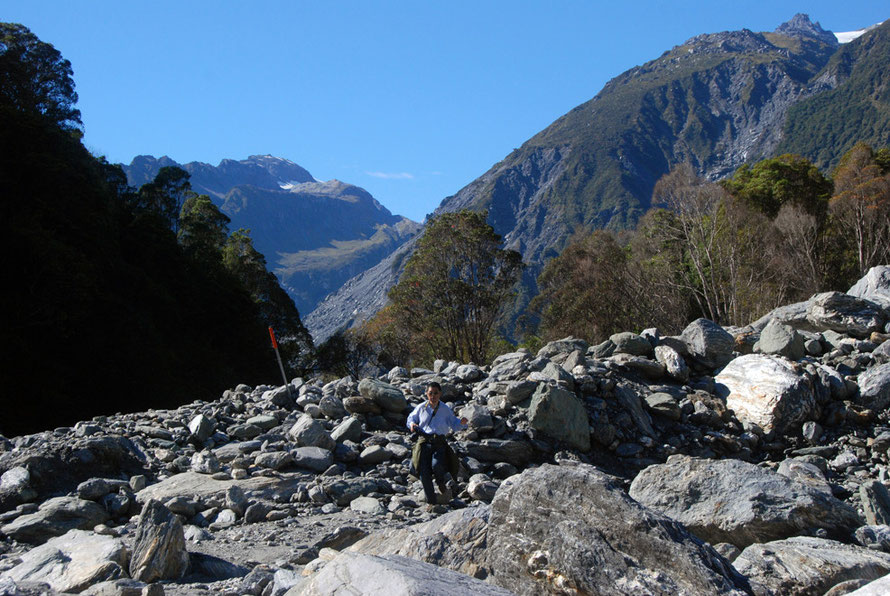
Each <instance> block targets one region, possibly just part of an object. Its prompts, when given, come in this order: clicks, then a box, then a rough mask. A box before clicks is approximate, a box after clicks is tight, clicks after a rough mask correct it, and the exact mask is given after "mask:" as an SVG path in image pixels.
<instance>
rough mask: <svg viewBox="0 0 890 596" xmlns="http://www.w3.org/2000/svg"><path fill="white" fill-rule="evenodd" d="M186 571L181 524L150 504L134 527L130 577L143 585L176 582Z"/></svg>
mask: <svg viewBox="0 0 890 596" xmlns="http://www.w3.org/2000/svg"><path fill="white" fill-rule="evenodd" d="M188 568H189V554H188V552H187V551H186V550H185V536H184V534H183V531H182V522H180V521H179V518H178V517H177V516H176V515H174V514H173V513H172V512H171V511H170V510H169V509H167V508H166V507H164V506H163V505H162V504H161V503H159V502H157V501H149V502H148V503H146V504H145V507H143V508H142V513H141V514H140V515H139V523H138V525H137V526H136V538H135V541H134V545H133V556H132V559H131V560H130V577H132V578H133V579H136V580H139V581H143V582H146V583H151V582H154V581H158V580H164V579H179V578H181V577H183V576H184V575H185V574H186V572H187V571H188Z"/></svg>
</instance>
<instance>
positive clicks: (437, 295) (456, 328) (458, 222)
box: [389, 211, 522, 363]
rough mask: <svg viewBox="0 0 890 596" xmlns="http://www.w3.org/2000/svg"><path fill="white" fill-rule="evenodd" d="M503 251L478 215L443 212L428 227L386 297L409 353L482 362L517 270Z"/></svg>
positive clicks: (513, 256) (514, 256)
mask: <svg viewBox="0 0 890 596" xmlns="http://www.w3.org/2000/svg"><path fill="white" fill-rule="evenodd" d="M500 244H501V238H500V236H498V235H497V234H495V233H494V230H493V229H492V227H491V226H490V225H488V224H487V223H486V222H485V215H484V214H482V213H476V212H472V211H460V212H457V213H444V214H442V215H440V216H438V217H437V218H435V219H434V220H432V221H431V222H429V223H428V225H427V227H426V230H425V232H424V234H423V236H422V237H421V238H420V240H419V241H418V246H417V250H416V251H415V252H414V254H413V255H412V256H411V258H410V259H409V260H408V262H407V264H406V266H405V272H404V273H403V274H402V277H401V279H400V280H399V283H398V285H396V286H395V287H394V288H393V289H392V290H391V291H390V294H389V297H390V300H391V301H392V304H393V309H394V313H395V323H396V324H397V325H399V326H401V327H402V328H403V329H405V330H406V331H407V334H408V335H409V336H410V337H411V343H412V346H411V347H412V350H411V351H412V354H414V355H415V356H416V357H419V358H421V359H424V360H431V359H432V358H447V359H453V360H461V361H464V362H471V361H472V362H479V363H481V362H484V361H485V359H486V357H487V355H488V350H489V347H490V346H491V342H492V340H493V338H494V332H495V323H496V321H497V317H498V314H499V312H500V310H501V308H502V306H503V304H504V303H505V302H506V301H507V299H508V297H509V296H510V294H511V292H512V290H513V287H514V285H515V283H516V281H517V279H518V277H519V273H520V271H521V269H522V260H521V257H520V256H519V253H517V252H515V251H512V250H503V249H501V248H500Z"/></svg>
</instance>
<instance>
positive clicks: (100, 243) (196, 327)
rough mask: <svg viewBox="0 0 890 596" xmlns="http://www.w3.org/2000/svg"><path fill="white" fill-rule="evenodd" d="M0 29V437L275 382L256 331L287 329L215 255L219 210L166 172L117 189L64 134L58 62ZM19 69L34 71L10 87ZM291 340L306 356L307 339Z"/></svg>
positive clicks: (67, 128) (68, 125) (100, 164)
mask: <svg viewBox="0 0 890 596" xmlns="http://www.w3.org/2000/svg"><path fill="white" fill-rule="evenodd" d="M10 31H12V33H10ZM13 34H14V35H17V36H18V37H19V38H23V39H25V41H26V42H27V43H26V44H25V45H24V46H21V47H20V46H16V45H15V44H14V43H12V42H10V37H9V36H10V35H13ZM0 35H3V36H4V37H2V38H0V66H2V68H0V86H2V94H3V95H2V97H0V180H2V181H3V200H2V201H0V238H2V240H3V254H4V259H3V261H2V265H0V267H2V270H0V272H2V277H3V279H4V280H6V281H7V287H5V288H4V292H3V293H2V294H0V345H2V346H3V357H2V358H0V362H2V364H0V367H2V375H0V376H2V378H3V380H4V390H5V391H6V392H7V394H8V395H11V396H18V397H20V398H21V399H19V400H18V402H17V403H18V405H17V407H16V409H15V412H14V414H13V413H11V414H10V415H8V416H4V417H2V419H0V432H2V433H6V434H18V433H23V432H34V431H38V430H44V429H46V428H52V427H54V426H61V425H68V424H71V423H73V422H75V421H77V420H84V419H88V418H89V417H91V416H94V415H98V414H107V413H110V412H116V411H136V410H144V409H148V408H164V407H176V406H178V405H179V404H181V403H183V402H186V401H191V400H193V399H195V398H201V399H212V398H213V397H215V396H216V395H218V394H219V392H221V391H222V390H223V389H226V388H228V387H232V386H233V385H235V384H237V383H245V382H246V383H260V382H267V381H268V380H269V379H272V378H275V377H276V376H277V374H278V370H277V364H276V362H275V358H274V354H273V353H272V351H271V349H270V346H269V340H268V334H267V331H266V327H267V326H268V325H269V324H270V321H272V322H275V323H276V324H277V323H278V322H281V323H282V328H283V329H286V330H289V331H291V332H292V337H297V336H298V333H296V332H294V330H297V331H299V330H300V329H302V324H300V323H299V315H298V314H297V313H296V309H295V308H293V303H292V302H291V303H290V307H291V308H290V309H289V308H288V305H287V303H286V300H284V299H283V298H282V297H281V296H282V295H283V290H281V288H280V287H278V286H277V284H275V287H272V284H273V282H274V276H271V274H268V272H266V276H265V279H260V282H259V283H260V285H261V286H262V283H265V284H266V286H265V287H263V289H262V292H261V294H262V295H263V296H266V297H268V299H267V300H266V301H265V302H257V301H256V300H255V297H254V292H255V291H256V287H252V288H251V289H250V290H251V291H249V290H248V289H247V288H245V285H244V284H243V283H242V281H241V279H239V278H238V277H237V276H236V275H233V274H232V273H230V272H229V271H228V270H227V269H225V268H224V267H223V265H222V260H223V255H222V254H221V253H220V252H219V249H220V248H221V243H222V241H224V240H225V235H226V229H225V228H226V223H227V220H226V219H225V217H224V216H222V215H221V214H219V212H218V211H217V210H215V208H212V206H209V205H208V204H207V202H206V197H197V196H195V195H194V194H193V193H191V192H190V191H189V189H188V177H187V175H185V176H184V175H183V174H184V173H183V172H181V171H175V170H168V171H166V172H163V173H162V175H159V176H158V178H157V179H156V180H155V181H154V182H153V183H150V184H148V185H145V186H144V187H143V189H142V191H141V192H137V191H135V190H134V189H132V188H130V187H129V186H128V184H127V181H126V176H125V175H124V172H123V170H122V168H121V167H120V166H116V165H111V164H109V163H108V162H107V161H105V160H104V159H96V158H94V157H93V156H92V155H90V153H89V152H88V151H87V150H86V149H85V148H84V147H83V145H82V144H81V142H80V140H79V135H77V134H72V132H73V131H75V132H76V127H77V125H79V120H78V118H79V115H78V114H77V111H76V110H74V108H73V103H74V101H75V100H76V95H75V94H74V93H73V82H71V81H70V65H68V63H67V61H64V60H62V59H61V57H60V56H59V55H58V53H57V52H55V50H53V49H52V47H51V46H48V45H47V44H41V42H39V41H38V40H36V38H34V37H33V36H32V35H31V34H30V32H28V31H27V30H26V29H24V28H22V27H20V26H12V27H10V26H5V25H4V26H0ZM14 41H15V40H14ZM15 43H18V41H15ZM23 47H24V48H25V49H22V48H23ZM16 56H17V57H18V58H17V60H18V61H19V64H18V65H13V66H10V60H12V59H13V58H14V57H16ZM35 65H36V66H35ZM16 68H19V71H16V70H15V69H16ZM29 68H30V69H32V70H28V69H29ZM41 69H42V70H41ZM22 72H24V73H26V74H27V73H31V72H34V73H37V75H41V76H45V77H47V79H40V80H41V81H42V83H41V85H37V86H36V87H34V88H28V87H27V86H24V87H23V86H22V85H23V84H22V80H25V79H23V78H22V74H21V73H22ZM37 75H35V76H37ZM38 78H39V77H38ZM10 90H12V91H10ZM26 91H27V92H34V93H36V92H38V91H39V92H40V93H43V94H44V95H43V96H39V94H37V95H36V96H35V97H36V99H35V97H30V98H29V96H28V95H27V93H26ZM29 102H30V103H29ZM41 102H42V103H41ZM186 199H188V200H186ZM183 201H184V202H185V203H187V205H184V207H186V208H185V209H183V210H182V216H183V228H182V230H181V234H180V235H179V242H177V235H176V234H175V233H174V232H173V229H172V228H174V227H175V226H176V222H177V215H179V207H178V206H177V205H178V204H179V203H180V202H183ZM235 244H237V239H236V242H235ZM214 252H216V254H215V255H214V254H213V253H214ZM251 256H254V255H251ZM236 260H237V259H236ZM248 260H249V259H248ZM254 261H255V263H254V264H257V263H259V264H263V262H262V258H261V257H259V259H256V258H254ZM239 271H240V270H239ZM255 277H256V278H261V276H260V275H259V273H258V272H257V273H256V275H255ZM285 298H286V295H285ZM303 331H305V330H303ZM307 343H308V346H307V345H306V344H307ZM291 345H293V346H296V347H298V348H299V353H302V354H308V353H310V350H311V340H309V339H308V334H307V335H305V337H303V338H302V344H301V343H300V342H299V341H292V342H291ZM294 353H297V351H296V350H294ZM23 396H26V398H24V397H23Z"/></svg>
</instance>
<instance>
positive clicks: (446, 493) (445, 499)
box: [438, 486, 451, 505]
mask: <svg viewBox="0 0 890 596" xmlns="http://www.w3.org/2000/svg"><path fill="white" fill-rule="evenodd" d="M439 490H440V492H441V494H440V495H439V498H438V501H439V504H440V505H444V504H446V503H450V502H451V489H449V488H448V487H447V486H446V487H445V488H444V489H439Z"/></svg>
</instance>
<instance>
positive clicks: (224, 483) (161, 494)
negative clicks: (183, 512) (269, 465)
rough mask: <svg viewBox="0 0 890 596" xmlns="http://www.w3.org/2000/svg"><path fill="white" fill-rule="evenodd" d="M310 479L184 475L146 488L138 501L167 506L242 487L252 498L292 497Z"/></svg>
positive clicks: (284, 476) (300, 475) (137, 496)
mask: <svg viewBox="0 0 890 596" xmlns="http://www.w3.org/2000/svg"><path fill="white" fill-rule="evenodd" d="M306 478H307V476H305V475H303V474H282V475H280V477H272V476H252V477H250V478H245V479H244V480H214V479H213V478H211V477H210V476H207V475H206V474H198V473H196V472H183V473H182V474H176V475H175V476H171V477H170V478H167V479H166V480H162V481H161V482H158V483H157V484H152V485H151V486H148V487H146V488H144V489H142V490H141V491H139V492H138V493H136V500H137V501H138V502H139V503H140V504H145V503H147V502H148V501H149V500H150V499H155V500H157V501H161V502H162V503H164V502H166V501H167V500H169V499H172V498H173V497H180V496H184V497H188V498H193V497H194V496H197V497H199V498H201V499H207V498H210V497H214V496H224V495H225V493H226V491H227V490H229V488H230V487H233V486H236V487H238V488H240V489H241V491H242V492H243V493H244V494H245V495H246V496H247V497H248V498H250V499H267V500H268V499H271V498H272V497H274V496H275V495H282V494H287V495H288V496H290V495H291V494H293V492H294V491H296V490H297V487H298V486H299V485H300V483H301V482H306Z"/></svg>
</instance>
